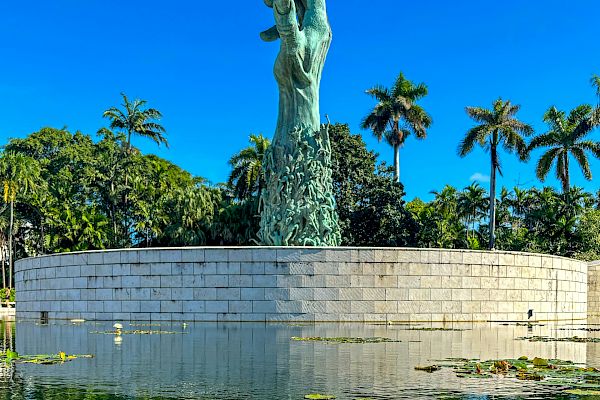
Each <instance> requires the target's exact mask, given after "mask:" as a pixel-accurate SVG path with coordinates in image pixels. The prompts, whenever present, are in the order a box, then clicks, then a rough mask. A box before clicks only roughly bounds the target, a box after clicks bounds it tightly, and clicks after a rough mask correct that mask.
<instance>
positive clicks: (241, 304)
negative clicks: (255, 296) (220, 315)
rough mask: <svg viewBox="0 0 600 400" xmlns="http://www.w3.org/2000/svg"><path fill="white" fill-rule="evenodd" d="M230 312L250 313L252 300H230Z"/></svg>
mask: <svg viewBox="0 0 600 400" xmlns="http://www.w3.org/2000/svg"><path fill="white" fill-rule="evenodd" d="M228 307H229V312H230V313H237V314H242V313H243V314H248V313H251V312H252V301H239V300H238V301H230V302H229V306H228Z"/></svg>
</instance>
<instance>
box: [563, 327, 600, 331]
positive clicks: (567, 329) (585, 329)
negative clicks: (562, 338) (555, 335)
mask: <svg viewBox="0 0 600 400" xmlns="http://www.w3.org/2000/svg"><path fill="white" fill-rule="evenodd" d="M557 330H559V331H584V332H600V328H558V329H557Z"/></svg>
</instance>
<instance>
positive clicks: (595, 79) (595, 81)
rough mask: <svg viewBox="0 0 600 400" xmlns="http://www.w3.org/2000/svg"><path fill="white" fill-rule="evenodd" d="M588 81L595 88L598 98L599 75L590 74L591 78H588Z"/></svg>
mask: <svg viewBox="0 0 600 400" xmlns="http://www.w3.org/2000/svg"><path fill="white" fill-rule="evenodd" d="M590 83H591V84H592V86H593V87H594V89H596V96H598V98H599V99H600V76H598V75H595V74H594V75H592V79H590Z"/></svg>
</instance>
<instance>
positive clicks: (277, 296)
mask: <svg viewBox="0 0 600 400" xmlns="http://www.w3.org/2000/svg"><path fill="white" fill-rule="evenodd" d="M264 296H265V297H264V300H289V299H290V290H289V289H282V288H265V294H264Z"/></svg>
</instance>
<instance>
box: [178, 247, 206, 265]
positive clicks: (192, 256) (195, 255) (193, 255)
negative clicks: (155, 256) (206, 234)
mask: <svg viewBox="0 0 600 400" xmlns="http://www.w3.org/2000/svg"><path fill="white" fill-rule="evenodd" d="M204 261H205V258H204V249H183V250H182V251H181V262H184V263H203V262H204Z"/></svg>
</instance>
